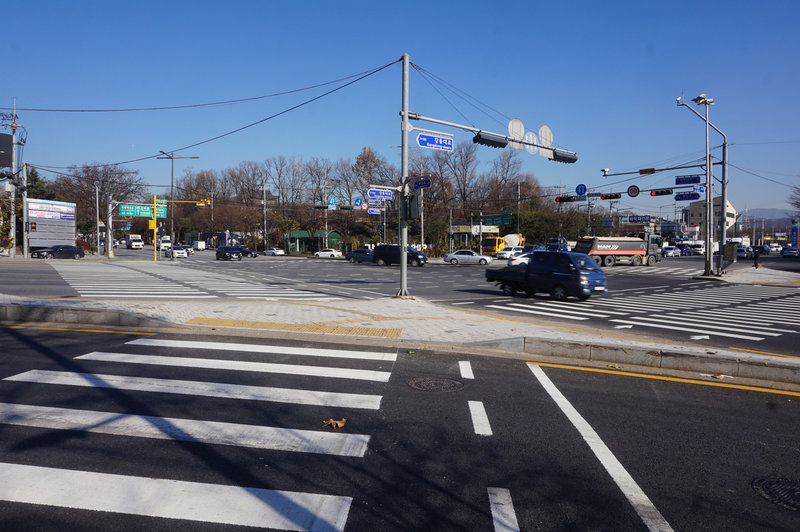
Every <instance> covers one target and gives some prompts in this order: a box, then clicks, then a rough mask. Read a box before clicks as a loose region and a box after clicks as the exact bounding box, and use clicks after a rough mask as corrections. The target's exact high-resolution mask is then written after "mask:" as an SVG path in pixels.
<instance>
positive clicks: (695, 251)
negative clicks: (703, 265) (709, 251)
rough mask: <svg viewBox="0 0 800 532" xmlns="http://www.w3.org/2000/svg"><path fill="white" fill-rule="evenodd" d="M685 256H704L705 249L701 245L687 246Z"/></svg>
mask: <svg viewBox="0 0 800 532" xmlns="http://www.w3.org/2000/svg"><path fill="white" fill-rule="evenodd" d="M686 254H687V255H705V254H706V247H705V245H703V244H689V246H688V247H687V248H686Z"/></svg>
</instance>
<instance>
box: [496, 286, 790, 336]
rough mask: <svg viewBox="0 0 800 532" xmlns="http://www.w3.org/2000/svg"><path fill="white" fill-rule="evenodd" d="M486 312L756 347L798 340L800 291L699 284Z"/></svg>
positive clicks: (523, 302)
mask: <svg viewBox="0 0 800 532" xmlns="http://www.w3.org/2000/svg"><path fill="white" fill-rule="evenodd" d="M681 296H685V297H681ZM485 306H486V307H487V308H492V309H497V310H503V311H509V312H513V313H518V314H524V315H529V316H545V317H552V318H558V319H565V320H571V321H576V322H579V321H587V320H592V319H601V320H605V321H607V322H608V323H610V324H612V325H613V326H614V327H617V328H632V327H642V328H644V329H648V330H664V331H676V332H682V333H688V334H690V335H707V336H709V337H711V336H715V337H721V338H731V339H738V340H747V341H754V342H758V341H762V340H765V339H768V338H776V337H779V336H784V335H792V334H800V322H798V320H797V316H799V315H800V290H798V289H796V288H787V287H779V286H756V285H733V286H708V285H707V284H706V283H701V284H699V285H697V286H694V287H692V288H690V289H683V290H680V291H669V290H668V289H664V290H658V291H654V292H650V293H647V294H621V295H608V296H602V297H597V298H592V299H590V300H589V301H585V302H575V301H563V302H560V301H550V300H547V299H542V298H526V299H520V298H514V299H511V300H509V299H508V298H506V299H498V300H493V301H492V302H491V303H489V304H486V305H485Z"/></svg>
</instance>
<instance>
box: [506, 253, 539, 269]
mask: <svg viewBox="0 0 800 532" xmlns="http://www.w3.org/2000/svg"><path fill="white" fill-rule="evenodd" d="M531 256H533V253H523V254H522V255H514V256H513V257H511V258H510V259H508V265H509V266H517V265H519V264H528V261H530V260H531Z"/></svg>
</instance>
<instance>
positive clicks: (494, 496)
mask: <svg viewBox="0 0 800 532" xmlns="http://www.w3.org/2000/svg"><path fill="white" fill-rule="evenodd" d="M486 491H487V492H488V494H489V508H490V509H491V510H492V522H493V523H494V530H495V532H519V523H518V522H517V514H516V512H515V511H514V503H513V501H512V500H511V492H510V491H509V490H507V489H506V488H487V489H486Z"/></svg>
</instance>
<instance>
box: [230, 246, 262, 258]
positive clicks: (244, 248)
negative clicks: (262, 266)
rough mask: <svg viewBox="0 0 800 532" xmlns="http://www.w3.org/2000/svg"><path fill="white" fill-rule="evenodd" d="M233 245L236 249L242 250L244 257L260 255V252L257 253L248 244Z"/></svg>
mask: <svg viewBox="0 0 800 532" xmlns="http://www.w3.org/2000/svg"><path fill="white" fill-rule="evenodd" d="M232 247H235V248H236V249H238V250H239V251H241V252H242V257H258V253H256V252H255V251H253V250H251V249H250V248H249V247H247V246H242V245H236V246H232Z"/></svg>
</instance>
